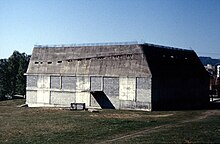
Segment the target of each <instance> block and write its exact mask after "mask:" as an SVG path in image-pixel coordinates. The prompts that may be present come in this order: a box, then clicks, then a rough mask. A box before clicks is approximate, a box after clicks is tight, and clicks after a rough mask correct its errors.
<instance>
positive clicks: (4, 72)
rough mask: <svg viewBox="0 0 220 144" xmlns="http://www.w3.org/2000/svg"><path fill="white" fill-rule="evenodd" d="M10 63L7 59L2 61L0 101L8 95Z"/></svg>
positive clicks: (0, 64)
mask: <svg viewBox="0 0 220 144" xmlns="http://www.w3.org/2000/svg"><path fill="white" fill-rule="evenodd" d="M7 67H8V61H7V60H6V59H0V100H2V99H4V98H5V97H4V96H5V95H6V94H7V92H8V91H7V87H8V81H7V78H8V75H7V74H8V69H7Z"/></svg>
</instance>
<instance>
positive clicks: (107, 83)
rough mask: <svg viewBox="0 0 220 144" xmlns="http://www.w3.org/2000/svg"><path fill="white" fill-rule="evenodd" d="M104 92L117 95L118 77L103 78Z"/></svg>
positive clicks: (108, 94)
mask: <svg viewBox="0 0 220 144" xmlns="http://www.w3.org/2000/svg"><path fill="white" fill-rule="evenodd" d="M104 92H105V94H106V95H107V96H119V78H111V77H105V78H104Z"/></svg>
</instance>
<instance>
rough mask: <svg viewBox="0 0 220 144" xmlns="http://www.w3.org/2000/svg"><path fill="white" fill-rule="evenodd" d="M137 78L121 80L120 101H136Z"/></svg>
mask: <svg viewBox="0 0 220 144" xmlns="http://www.w3.org/2000/svg"><path fill="white" fill-rule="evenodd" d="M135 89H136V78H127V77H125V78H119V99H120V100H133V101H134V100H135V95H136V93H135Z"/></svg>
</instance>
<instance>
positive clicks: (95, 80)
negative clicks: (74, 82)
mask: <svg viewBox="0 0 220 144" xmlns="http://www.w3.org/2000/svg"><path fill="white" fill-rule="evenodd" d="M90 80H91V90H92V91H101V90H102V77H91V79H90Z"/></svg>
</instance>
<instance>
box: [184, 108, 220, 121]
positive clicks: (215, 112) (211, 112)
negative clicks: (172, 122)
mask: <svg viewBox="0 0 220 144" xmlns="http://www.w3.org/2000/svg"><path fill="white" fill-rule="evenodd" d="M216 115H218V116H220V110H208V111H205V112H203V113H202V114H201V115H200V116H198V117H195V118H193V119H189V120H184V121H182V123H187V122H193V121H198V120H203V119H206V118H207V117H210V116H216Z"/></svg>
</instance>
